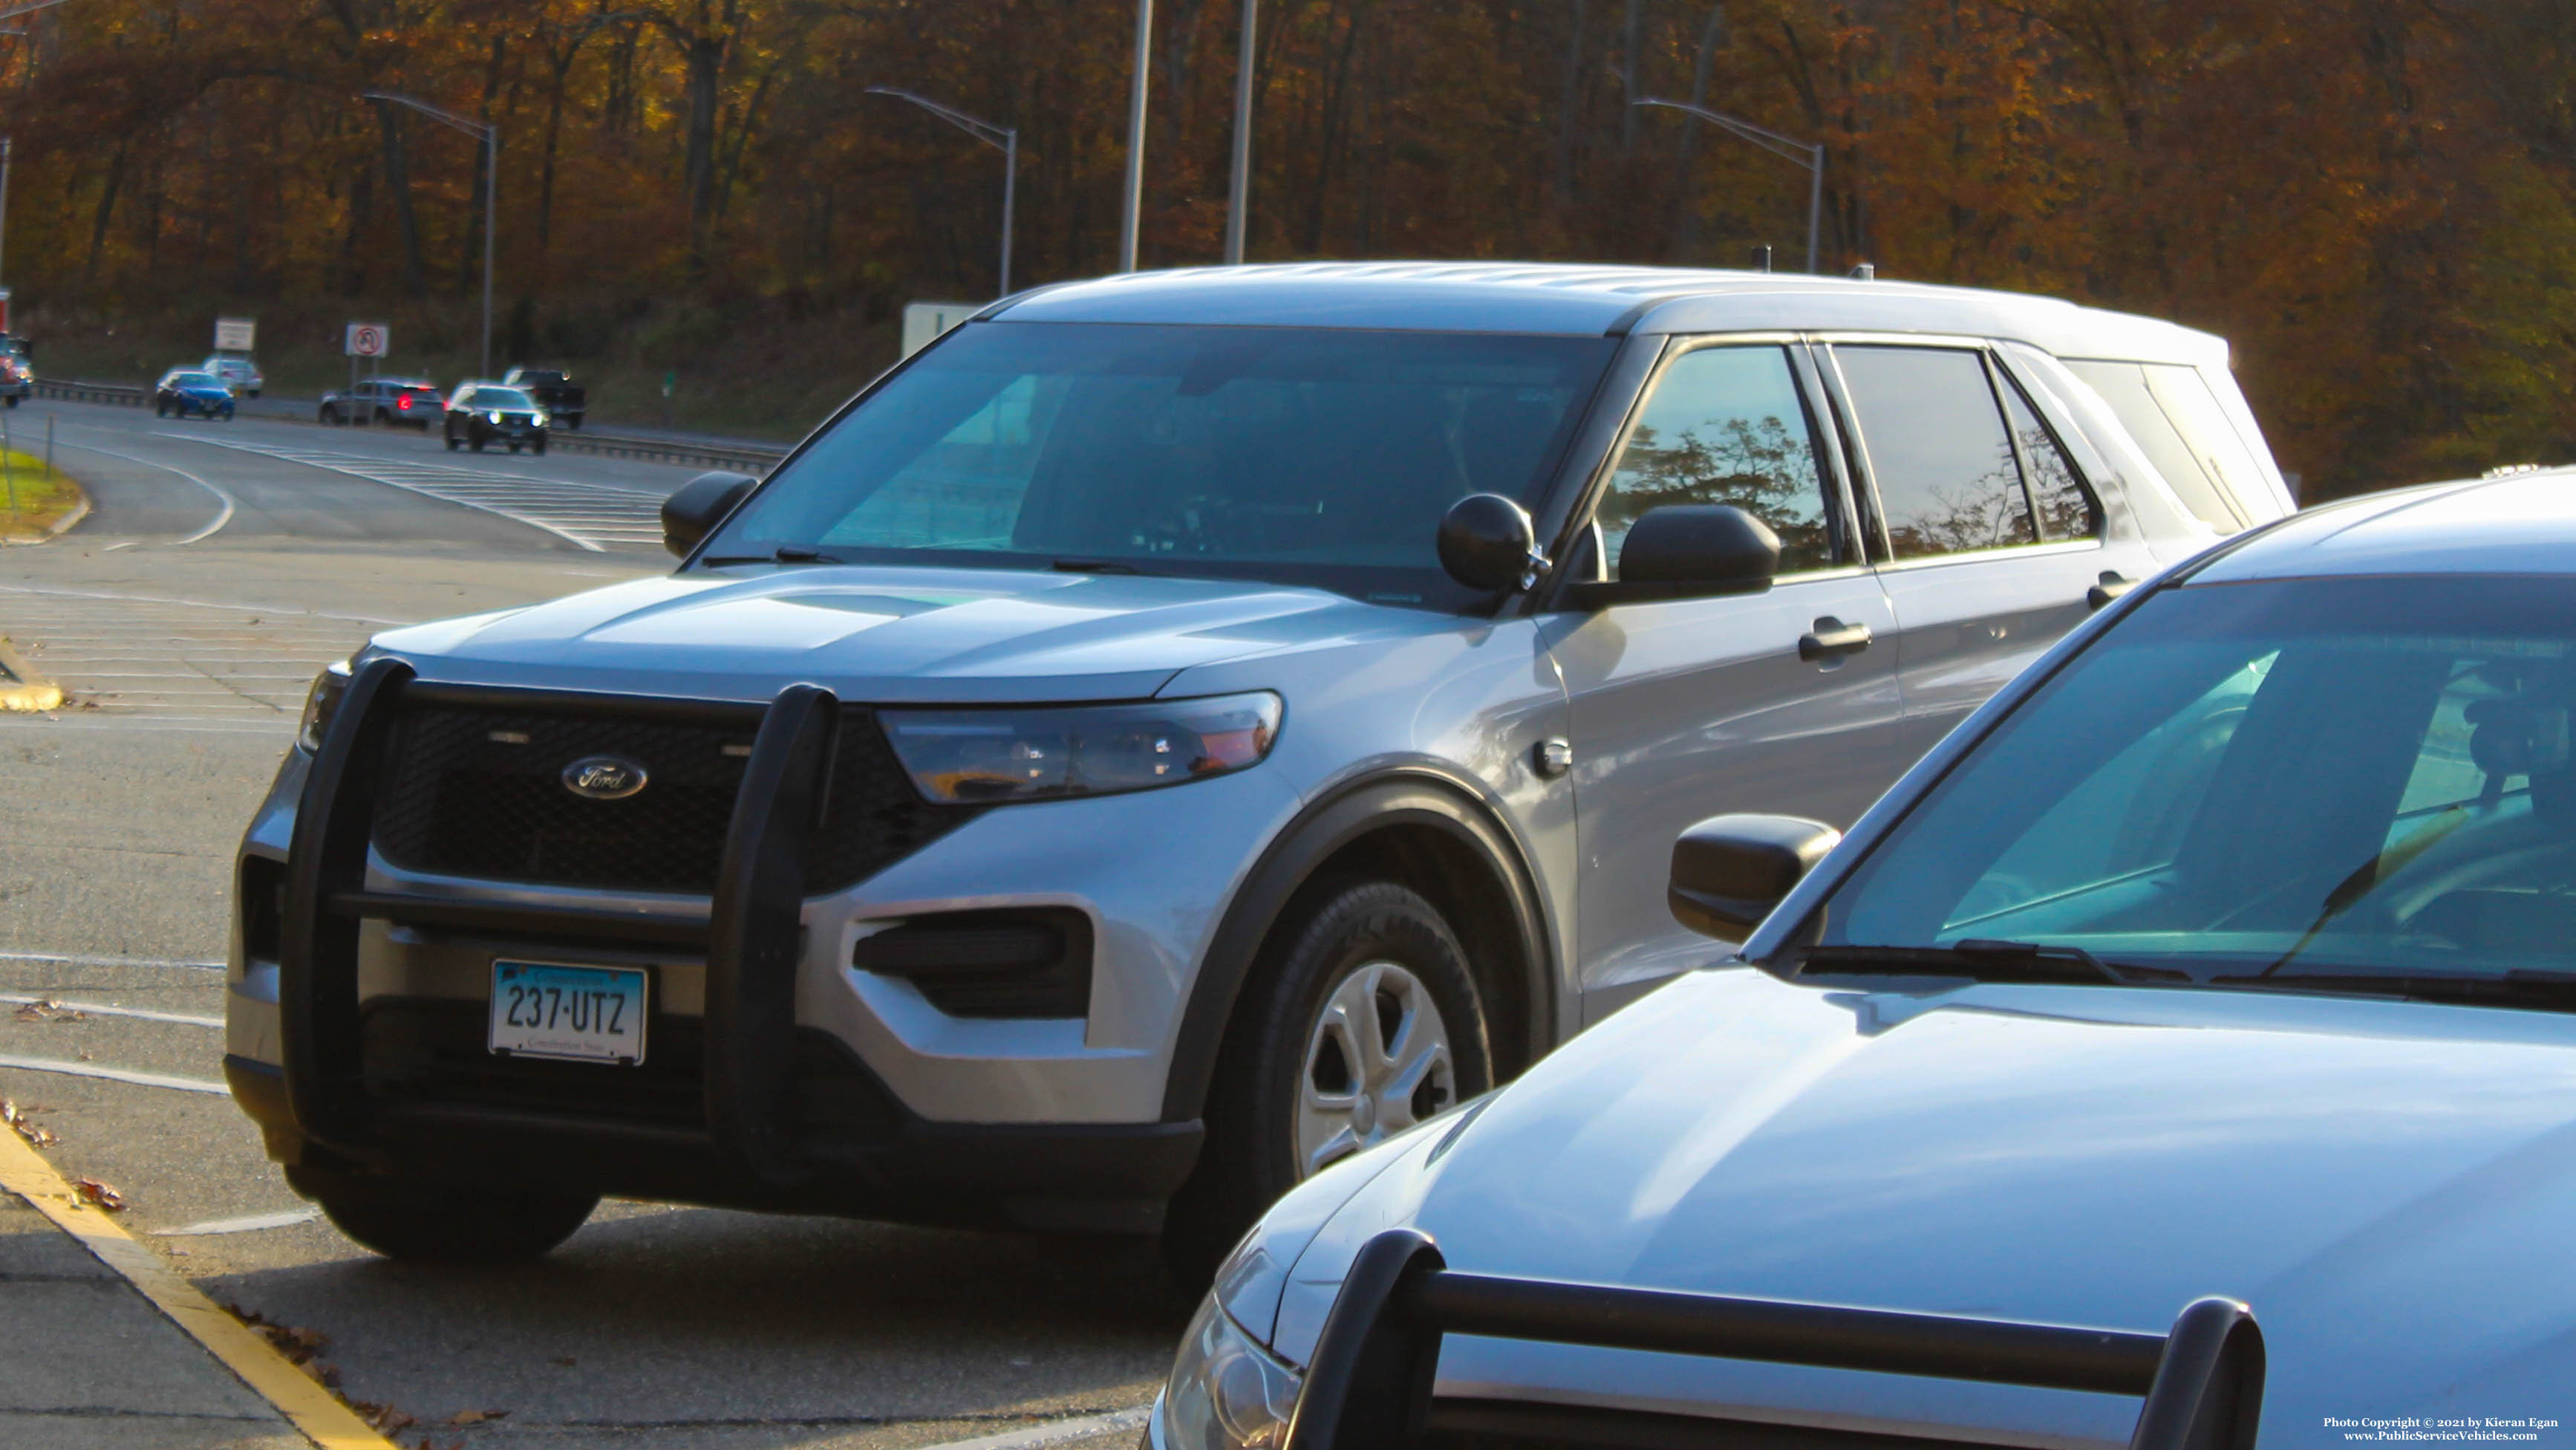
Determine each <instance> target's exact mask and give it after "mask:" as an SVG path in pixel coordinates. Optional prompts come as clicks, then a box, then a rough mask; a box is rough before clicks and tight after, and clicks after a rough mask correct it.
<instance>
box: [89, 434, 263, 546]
mask: <svg viewBox="0 0 2576 1450" xmlns="http://www.w3.org/2000/svg"><path fill="white" fill-rule="evenodd" d="M63 446H64V447H65V448H70V449H74V450H77V451H79V452H82V453H102V454H105V455H106V456H108V457H110V458H122V459H124V460H125V461H126V462H128V463H140V464H142V465H143V466H144V467H146V468H157V469H160V470H161V471H162V472H164V473H175V474H177V475H179V476H180V477H181V478H184V479H186V480H188V481H189V482H190V483H193V484H195V485H196V486H197V487H199V488H202V489H204V490H205V491H206V492H208V493H211V494H213V495H214V496H215V501H216V502H217V503H220V504H222V505H223V508H222V509H221V510H219V511H218V512H217V513H216V514H215V521H214V522H213V523H211V524H208V525H206V526H205V527H204V528H202V529H199V530H197V531H196V532H195V533H193V534H190V535H189V536H188V537H186V538H184V539H177V540H173V541H172V542H171V545H170V546H171V547H172V548H178V547H180V546H181V545H185V544H193V543H196V542H197V541H198V540H200V539H207V538H212V537H213V536H214V535H215V533H216V532H217V531H219V530H221V529H222V528H223V526H224V525H226V524H228V523H231V522H232V521H233V512H234V511H235V510H236V509H238V508H239V507H240V506H241V505H240V501H239V500H237V499H235V498H234V497H233V496H232V495H231V494H228V493H226V492H224V491H223V490H222V489H220V488H217V487H216V486H215V485H213V484H211V483H208V482H206V481H205V480H204V479H202V478H199V477H198V476H197V475H195V474H193V473H190V472H189V471H188V470H186V469H184V468H177V467H173V466H172V465H170V464H167V463H162V462H158V461H156V460H154V459H150V458H137V457H135V456H134V455H133V454H131V453H119V452H117V451H116V450H115V449H113V448H94V447H91V446H90V445H89V444H87V443H65V444H63Z"/></svg>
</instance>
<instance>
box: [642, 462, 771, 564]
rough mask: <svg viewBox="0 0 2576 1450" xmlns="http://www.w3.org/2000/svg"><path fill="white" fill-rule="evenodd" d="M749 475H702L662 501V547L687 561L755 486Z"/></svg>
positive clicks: (754, 479) (755, 480)
mask: <svg viewBox="0 0 2576 1450" xmlns="http://www.w3.org/2000/svg"><path fill="white" fill-rule="evenodd" d="M758 482H760V480H759V479H756V478H754V477H752V476H751V475H750V474H748V473H723V472H717V473H701V474H699V475H698V476H697V477H695V478H693V479H690V480H689V481H688V482H686V483H684V484H681V485H680V486H679V488H677V489H676V490H674V491H673V492H672V494H671V496H670V497H669V498H666V499H664V500H662V547H663V548H665V549H668V550H670V551H671V552H672V553H674V554H677V555H679V556H680V557H681V558H683V559H685V558H687V557H688V556H689V551H690V550H691V549H694V548H696V547H697V546H698V540H700V539H703V538H705V537H706V536H707V535H708V534H710V533H713V532H714V531H715V527H716V525H718V524H720V523H723V522H724V521H725V515H727V514H729V513H732V512H733V511H734V506H735V505H737V504H739V503H741V502H742V501H743V498H744V496H745V495H747V494H749V493H750V492H751V488H752V485H753V484H756V483H758Z"/></svg>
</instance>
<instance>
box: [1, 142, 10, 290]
mask: <svg viewBox="0 0 2576 1450" xmlns="http://www.w3.org/2000/svg"><path fill="white" fill-rule="evenodd" d="M10 142H11V138H10V137H7V136H0V278H6V277H7V276H8V275H9V266H8V260H9V148H10Z"/></svg>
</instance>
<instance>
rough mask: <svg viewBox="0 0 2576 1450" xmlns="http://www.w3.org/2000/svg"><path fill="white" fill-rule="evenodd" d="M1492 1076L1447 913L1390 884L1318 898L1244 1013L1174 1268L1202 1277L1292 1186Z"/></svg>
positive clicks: (1182, 1214)
mask: <svg viewBox="0 0 2576 1450" xmlns="http://www.w3.org/2000/svg"><path fill="white" fill-rule="evenodd" d="M1493 1082H1494V1067H1493V1050H1492V1047H1491V1045H1490V1042H1489V1037H1488V1029H1487V1008H1486V1003H1485V1000H1484V995H1483V994H1482V993H1481V992H1480V991H1479V990H1478V989H1477V986H1476V979H1475V975H1474V973H1473V972H1472V971H1471V970H1470V968H1469V966H1468V963H1467V954H1466V951H1465V949H1464V948H1462V947H1461V946H1460V945H1459V944H1458V936H1457V933H1456V932H1454V931H1452V930H1451V929H1450V926H1449V923H1448V921H1447V920H1446V919H1444V918H1443V917H1442V916H1441V914H1440V911H1439V909H1438V908H1437V907H1434V906H1433V905H1432V904H1431V903H1430V902H1429V901H1426V900H1424V899H1423V898H1422V896H1421V895H1420V894H1419V893H1417V892H1415V891H1413V890H1411V889H1410V888H1408V887H1404V886H1400V885H1397V884H1396V883H1394V882H1391V881H1359V882H1342V883H1331V884H1326V885H1323V886H1320V887H1317V888H1313V889H1310V890H1309V891H1308V892H1306V893H1305V895H1304V896H1303V897H1301V898H1300V900H1299V902H1298V904H1297V905H1295V906H1292V907H1291V908H1290V910H1289V911H1288V913H1286V914H1285V915H1283V917H1282V918H1281V921H1280V924H1279V926H1278V928H1277V929H1276V930H1275V931H1274V932H1273V934H1272V936H1271V940H1270V942H1269V944H1268V945H1267V946H1266V947H1265V948H1264V950H1263V953H1262V959H1261V962H1260V963H1259V964H1258V965H1257V966H1256V967H1255V969H1254V976H1253V977H1252V979H1251V980H1249V981H1247V982H1246V983H1245V984H1244V990H1243V995H1242V996H1241V998H1239V999H1238V1000H1237V1002H1236V1004H1235V1012H1234V1020H1233V1022H1232V1023H1231V1024H1230V1025H1229V1026H1228V1027H1227V1029H1226V1039H1225V1044H1224V1046H1223V1047H1222V1049H1220V1053H1219V1056H1218V1059H1217V1069H1216V1079H1215V1081H1214V1082H1212V1083H1211V1084H1210V1085H1209V1088H1208V1103H1207V1113H1206V1123H1207V1139H1206V1142H1207V1147H1206V1149H1205V1150H1204V1151H1203V1152H1202V1154H1201V1156H1200V1158H1199V1164H1198V1168H1197V1170H1196V1171H1195V1172H1194V1173H1192V1175H1191V1177H1190V1181H1189V1182H1188V1183H1186V1184H1184V1185H1182V1188H1181V1191H1180V1192H1179V1193H1178V1194H1176V1195H1174V1196H1173V1200H1172V1205H1171V1211H1170V1214H1169V1217H1168V1219H1167V1227H1166V1229H1165V1233H1164V1249H1165V1256H1166V1259H1167V1260H1168V1262H1169V1263H1170V1264H1171V1266H1172V1268H1173V1271H1174V1272H1175V1273H1176V1274H1178V1275H1180V1276H1182V1277H1183V1278H1185V1279H1187V1280H1190V1281H1191V1282H1197V1281H1200V1280H1204V1279H1205V1278H1206V1277H1207V1276H1208V1274H1210V1273H1211V1272H1213V1271H1214V1269H1215V1267H1216V1263H1217V1260H1218V1258H1219V1257H1221V1256H1222V1255H1223V1254H1224V1253H1225V1251H1226V1249H1227V1248H1228V1247H1229V1246H1231V1245H1232V1244H1233V1242H1234V1241H1235V1240H1236V1239H1237V1238H1238V1237H1240V1236H1241V1235H1242V1233H1243V1231H1244V1230H1245V1229H1246V1228H1248V1227H1250V1225H1251V1223H1252V1221H1253V1220H1254V1219H1255V1218H1256V1217H1258V1216H1259V1214H1260V1212H1261V1210H1262V1209H1263V1208H1264V1207H1265V1206H1267V1205H1268V1204H1269V1203H1270V1202H1271V1201H1272V1200H1273V1199H1275V1198H1277V1197H1278V1196H1279V1195H1280V1194H1282V1193H1285V1192H1286V1191H1287V1190H1288V1189H1289V1188H1291V1187H1293V1186H1295V1185H1296V1184H1297V1182H1298V1181H1299V1180H1301V1179H1304V1178H1306V1177H1308V1176H1310V1175H1312V1174H1314V1173H1317V1172H1320V1171H1322V1170H1323V1169H1325V1168H1329V1167H1331V1166H1332V1165H1333V1164H1335V1163H1338V1162H1340V1161H1341V1160H1342V1159H1344V1158H1347V1157H1349V1156H1350V1155H1352V1154H1354V1153H1357V1152H1359V1151H1361V1150H1362V1149H1365V1148H1367V1147H1369V1146H1371V1145H1372V1144H1375V1143H1379V1142H1382V1141H1384V1140H1385V1139H1387V1138H1388V1137H1391V1136H1393V1135H1394V1134H1396V1133H1399V1132H1402V1131H1403V1130H1404V1129H1406V1128H1409V1127H1412V1126H1413V1125H1414V1124H1416V1123H1418V1122H1421V1121H1422V1120H1423V1119H1425V1118H1428V1117H1430V1116H1431V1115H1432V1114H1434V1113H1437V1112H1439V1111H1441V1110H1442V1109H1444V1108H1447V1107H1449V1106H1451V1105H1453V1104H1455V1103H1458V1102H1461V1101H1463V1100H1465V1099H1467V1098H1471V1097H1474V1096H1475V1095H1477V1094H1478V1093H1481V1092H1483V1091H1485V1090H1486V1089H1487V1088H1490V1087H1492V1086H1493Z"/></svg>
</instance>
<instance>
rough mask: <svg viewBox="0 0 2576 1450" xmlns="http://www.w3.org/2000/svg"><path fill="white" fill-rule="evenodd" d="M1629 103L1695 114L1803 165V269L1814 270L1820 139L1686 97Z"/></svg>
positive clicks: (1821, 194) (1820, 220)
mask: <svg viewBox="0 0 2576 1450" xmlns="http://www.w3.org/2000/svg"><path fill="white" fill-rule="evenodd" d="M1629 104H1630V105H1632V106H1663V107H1666V108H1668V109H1670V110H1675V111H1684V112H1688V113H1689V114H1691V115H1694V116H1697V117H1699V118H1700V119H1701V120H1703V121H1706V122H1708V123H1709V124H1710V125H1712V126H1715V127H1717V128H1718V129H1719V130H1722V131H1725V132H1727V133H1729V134H1731V135H1734V136H1736V137H1739V138H1741V139H1743V140H1746V141H1750V142H1752V143H1753V144H1754V145H1756V146H1759V147H1761V148H1762V149H1763V150H1765V151H1768V152H1770V153H1771V154H1772V155H1774V156H1778V157H1781V158H1783V159H1785V160H1789V161H1795V162H1797V163H1798V164H1799V165H1801V166H1803V167H1805V168H1807V270H1808V271H1809V272H1811V273H1812V272H1814V271H1815V270H1816V238H1817V236H1818V234H1819V233H1820V232H1821V231H1822V230H1823V228H1824V219H1825V147H1824V143H1823V142H1821V141H1801V140H1798V139H1797V138H1796V137H1793V136H1783V135H1781V134H1780V133H1779V132H1777V131H1774V130H1771V129H1770V128H1768V127H1765V126H1756V125H1754V124H1753V123H1752V122H1751V121H1747V120H1744V119H1743V118H1741V117H1738V116H1729V115H1726V114H1724V113H1722V112H1718V111H1712V110H1710V109H1709V108H1708V107H1706V106H1694V105H1692V104H1691V103H1690V102H1688V101H1667V100H1663V99H1660V98H1658V97H1655V96H1648V97H1645V98H1644V99H1642V100H1636V101H1631V102H1629Z"/></svg>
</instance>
